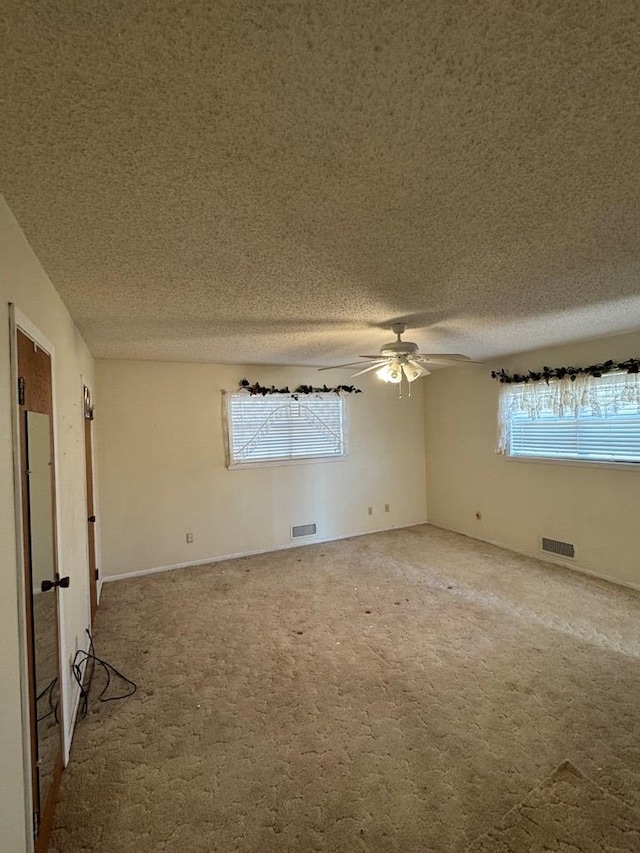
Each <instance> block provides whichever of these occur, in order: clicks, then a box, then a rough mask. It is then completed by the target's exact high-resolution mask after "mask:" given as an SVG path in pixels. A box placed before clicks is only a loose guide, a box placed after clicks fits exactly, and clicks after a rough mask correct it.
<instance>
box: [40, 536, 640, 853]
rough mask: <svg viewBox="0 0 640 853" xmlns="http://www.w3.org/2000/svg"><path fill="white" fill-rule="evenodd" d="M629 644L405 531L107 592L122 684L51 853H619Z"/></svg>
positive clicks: (533, 579)
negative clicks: (125, 684) (123, 694)
mask: <svg viewBox="0 0 640 853" xmlns="http://www.w3.org/2000/svg"><path fill="white" fill-rule="evenodd" d="M603 568H605V569H606V567H603ZM639 624H640V595H639V594H637V593H635V592H633V591H630V590H626V589H623V588H621V587H615V586H612V585H609V584H606V583H604V582H600V581H597V580H593V579H591V578H587V577H584V576H581V575H579V574H577V573H574V572H571V571H569V570H566V569H563V568H559V567H555V566H550V565H547V564H544V563H541V562H538V561H536V560H533V559H529V558H526V557H520V556H518V555H516V554H513V553H511V552H508V551H503V550H501V549H499V548H494V547H492V546H489V545H484V544H482V543H479V542H475V541H473V540H470V539H466V538H465V537H462V536H458V535H456V534H453V533H448V532H445V531H442V530H438V529H436V528H433V527H430V526H427V525H425V526H420V527H415V528H409V529H406V530H397V531H390V532H387V533H379V534H372V535H369V536H363V537H358V538H354V539H351V540H342V541H338V542H333V543H329V544H324V545H312V546H309V547H306V548H300V549H295V550H290V551H284V552H279V553H273V554H268V555H263V556H256V557H248V558H243V559H240V560H235V561H229V562H225V563H217V564H214V565H211V566H204V567H201V568H193V569H185V570H182V571H173V572H167V573H164V574H158V575H150V576H147V577H143V578H136V579H131V580H129V581H122V582H119V583H114V584H107V585H106V586H105V589H104V593H103V600H102V604H101V608H100V611H99V614H98V620H97V626H96V631H95V641H96V647H97V650H98V653H99V654H101V655H102V656H103V657H105V658H106V659H107V660H109V661H110V662H111V663H113V664H114V665H115V666H117V667H118V668H120V669H122V670H123V671H124V672H125V673H126V674H127V675H129V676H130V677H131V678H133V679H134V680H135V681H137V682H138V684H139V685H140V687H139V690H138V692H137V693H136V695H135V696H133V697H132V698H130V699H127V700H124V701H122V702H109V703H106V704H104V705H99V704H98V703H97V702H93V703H92V710H91V713H90V715H89V716H88V717H87V719H86V720H84V721H82V722H81V723H80V724H79V725H78V728H77V732H76V737H75V740H74V746H73V751H72V761H71V764H70V766H69V768H68V769H67V771H66V772H65V774H64V778H63V783H62V794H61V801H60V804H59V807H58V812H57V816H56V825H55V828H54V833H53V838H52V844H51V848H50V850H51V851H52V853H75V851H100V853H125V851H126V853H129V851H131V853H133V851H135V853H147V851H148V853H152V852H153V853H156V851H163V852H164V853H178V851H180V852H181V851H188V853H199V851H203V853H204V851H220V853H227V851H228V852H229V853H231V851H242V852H243V853H249V851H250V852H251V853H272V851H274V853H275V851H278V853H312V851H327V853H329V851H331V853H346V852H347V851H349V853H350V851H365V853H382V851H385V853H386V851H397V853H418V851H420V853H426V851H429V853H440V852H441V851H442V853H445V851H446V852H447V853H448V852H449V851H451V853H462V851H465V850H467V849H468V850H469V851H473V853H480V851H482V853H489V851H492V853H498V851H500V853H502V851H505V853H506V851H509V853H530V851H543V850H549V851H572V853H592V851H600V850H602V851H605V850H606V851H618V850H620V851H630V850H636V849H640V848H639V847H638V846H637V843H638V827H640V818H638V811H637V810H638V809H640V745H639V735H640V712H639V711H638V708H639V707H640V632H639V631H638V625H639ZM554 832H555V835H554V834H553V833H554ZM634 833H635V834H634ZM625 844H626V845H627V846H625ZM629 844H631V846H629ZM633 845H636V846H633Z"/></svg>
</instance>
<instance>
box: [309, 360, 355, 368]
mask: <svg viewBox="0 0 640 853" xmlns="http://www.w3.org/2000/svg"><path fill="white" fill-rule="evenodd" d="M361 364H362V362H361V361H352V362H351V363H350V364H332V365H331V367H319V368H318V370H338V368H339V367H360V365H361Z"/></svg>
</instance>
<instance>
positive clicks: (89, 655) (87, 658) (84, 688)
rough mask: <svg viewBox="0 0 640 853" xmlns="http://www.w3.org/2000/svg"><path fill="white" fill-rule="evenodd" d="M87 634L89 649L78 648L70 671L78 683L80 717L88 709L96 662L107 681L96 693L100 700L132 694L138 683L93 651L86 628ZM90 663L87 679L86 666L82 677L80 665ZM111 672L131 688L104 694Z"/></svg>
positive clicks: (109, 699) (111, 699)
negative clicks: (118, 693) (121, 692)
mask: <svg viewBox="0 0 640 853" xmlns="http://www.w3.org/2000/svg"><path fill="white" fill-rule="evenodd" d="M87 634H88V636H89V651H88V652H85V651H83V650H82V649H78V651H77V652H76V653H75V655H74V656H73V662H72V664H71V671H72V672H73V677H74V678H75V680H76V682H77V683H78V687H79V688H80V700H81V705H80V709H79V710H80V715H81V716H82V717H86V716H87V711H88V710H89V692H90V690H91V685H92V683H93V675H94V672H95V667H96V664H97V665H98V666H101V667H102V669H103V670H104V672H105V675H106V676H107V683H106V684H105V686H104V687H103V688H102V690H101V691H100V693H99V694H98V700H99V701H100V702H115V701H117V700H119V699H126V698H127V697H129V696H133V694H134V693H135V692H136V690H137V689H138V685H137V684H136V683H135V681H132V680H131V679H130V678H127V677H126V675H123V674H122V673H121V672H120V670H118V669H116V668H115V666H112V665H111V664H110V663H108V662H107V661H105V660H103V659H102V658H100V657H98V656H97V655H96V653H95V646H94V645H93V637H92V636H91V632H90V631H89V630H87ZM89 662H90V663H91V674H90V675H89V677H88V679H87V668H88V667H87V666H85V673H84V678H83V675H82V667H83V665H86V664H88V663H89ZM112 674H113V675H114V676H116V677H117V678H119V679H120V680H121V681H124V682H125V684H128V685H130V687H131V688H133V689H131V690H129V691H128V692H126V693H123V694H122V695H120V696H106V697H105V693H106V692H107V690H108V689H109V685H110V684H111V676H112Z"/></svg>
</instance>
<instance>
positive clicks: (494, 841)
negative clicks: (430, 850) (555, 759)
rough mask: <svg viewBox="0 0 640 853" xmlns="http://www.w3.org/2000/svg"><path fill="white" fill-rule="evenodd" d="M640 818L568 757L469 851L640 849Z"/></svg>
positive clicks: (625, 852) (612, 852)
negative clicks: (568, 759) (580, 769)
mask: <svg viewBox="0 0 640 853" xmlns="http://www.w3.org/2000/svg"><path fill="white" fill-rule="evenodd" d="M639 850H640V816H639V815H638V813H637V812H635V811H633V809H631V808H629V806H627V805H625V804H624V803H623V802H621V801H620V800H619V799H617V797H612V796H611V795H610V794H607V793H605V792H604V791H603V790H602V789H601V788H600V787H598V785H596V784H595V782H593V781H592V780H591V779H589V778H588V777H587V776H585V775H584V774H583V773H581V772H580V771H579V770H578V768H577V767H574V766H573V764H571V762H570V761H563V762H562V764H561V765H560V766H559V767H557V768H556V770H554V772H553V773H552V775H551V776H549V777H548V779H545V781H544V782H543V783H542V784H540V785H538V786H537V787H536V788H534V789H533V791H531V793H530V794H529V795H528V796H527V797H526V799H525V800H524V801H523V802H522V803H520V805H518V806H516V807H515V808H514V809H512V810H511V811H510V812H509V813H508V814H507V815H505V817H504V819H503V820H502V821H500V823H499V825H498V826H496V827H495V828H494V829H491V830H490V831H489V832H487V833H485V834H484V835H483V836H482V837H481V838H479V839H478V840H477V841H476V842H475V843H473V844H471V845H470V847H469V848H468V851H467V853H523V851H526V853H546V851H554V853H565V851H566V853H570V851H575V853H578V851H579V853H601V851H608V853H638V851H639Z"/></svg>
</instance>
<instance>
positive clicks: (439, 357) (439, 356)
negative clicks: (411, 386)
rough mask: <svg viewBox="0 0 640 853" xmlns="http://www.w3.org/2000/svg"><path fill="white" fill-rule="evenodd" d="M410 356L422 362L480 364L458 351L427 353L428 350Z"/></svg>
mask: <svg viewBox="0 0 640 853" xmlns="http://www.w3.org/2000/svg"><path fill="white" fill-rule="evenodd" d="M412 358H415V359H417V360H418V361H424V362H431V363H435V362H442V363H445V362H448V363H449V364H482V362H481V361H473V359H471V358H469V356H467V355H459V354H458V353H446V352H440V353H429V352H419V353H416V354H415V355H414V356H412Z"/></svg>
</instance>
